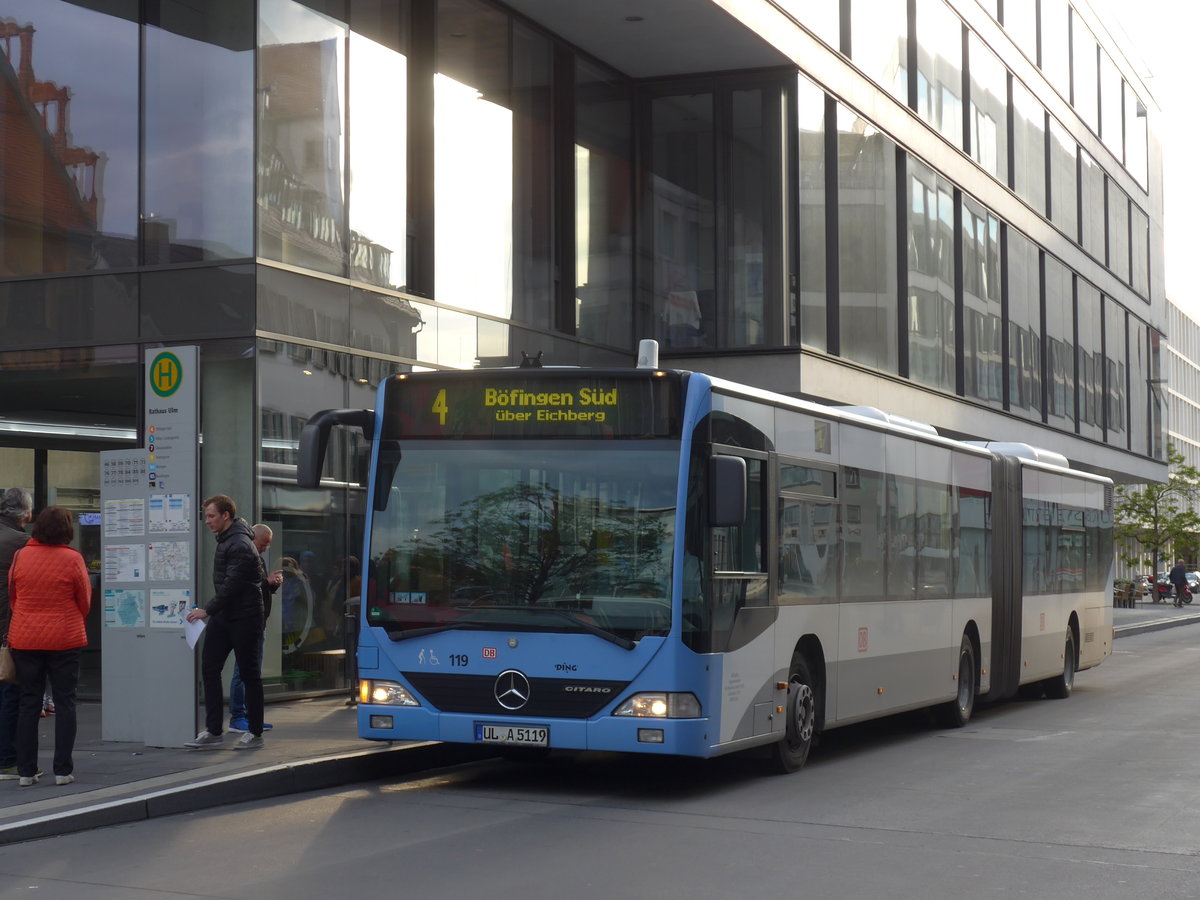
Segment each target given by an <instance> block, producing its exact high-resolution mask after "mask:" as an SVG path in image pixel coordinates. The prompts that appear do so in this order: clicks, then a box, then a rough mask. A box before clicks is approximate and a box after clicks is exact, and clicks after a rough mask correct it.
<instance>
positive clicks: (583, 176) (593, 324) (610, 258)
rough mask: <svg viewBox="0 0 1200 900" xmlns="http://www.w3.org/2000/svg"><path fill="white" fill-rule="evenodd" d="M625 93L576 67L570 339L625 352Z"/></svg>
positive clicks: (608, 79)
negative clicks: (572, 324) (574, 336)
mask: <svg viewBox="0 0 1200 900" xmlns="http://www.w3.org/2000/svg"><path fill="white" fill-rule="evenodd" d="M631 154H632V148H631V135H630V98H629V88H628V87H627V86H626V85H625V84H624V83H623V82H621V81H620V80H618V79H617V78H616V76H614V75H613V74H611V73H610V72H608V70H606V69H602V68H600V67H599V66H598V65H595V64H593V63H590V62H588V61H586V60H583V59H578V60H576V64H575V331H576V334H578V335H579V337H581V338H585V339H587V340H590V341H599V342H600V343H605V344H613V345H615V346H618V347H628V346H630V344H631V342H632V340H633V333H632V329H631V327H630V323H631V321H632V319H631V313H632V308H631V303H630V298H631V297H632V296H633V291H632V284H633V252H632V247H631V246H630V242H629V236H630V235H631V234H632V233H633V210H632V208H631V203H630V196H631V190H632V183H631V179H632V177H633V176H632V157H631Z"/></svg>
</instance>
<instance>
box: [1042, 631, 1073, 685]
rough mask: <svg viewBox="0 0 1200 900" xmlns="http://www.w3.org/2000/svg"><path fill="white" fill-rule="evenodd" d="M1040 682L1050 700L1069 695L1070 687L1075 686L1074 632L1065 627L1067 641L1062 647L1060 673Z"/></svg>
mask: <svg viewBox="0 0 1200 900" xmlns="http://www.w3.org/2000/svg"><path fill="white" fill-rule="evenodd" d="M1042 684H1043V685H1044V686H1045V688H1046V696H1047V697H1049V698H1050V699H1051V700H1066V699H1067V698H1068V697H1070V696H1071V688H1073V687H1075V633H1074V632H1073V631H1071V629H1070V628H1068V629H1067V642H1066V646H1065V648H1064V649H1063V670H1062V674H1061V675H1055V676H1054V677H1053V678H1047V679H1046V680H1045V681H1043V682H1042Z"/></svg>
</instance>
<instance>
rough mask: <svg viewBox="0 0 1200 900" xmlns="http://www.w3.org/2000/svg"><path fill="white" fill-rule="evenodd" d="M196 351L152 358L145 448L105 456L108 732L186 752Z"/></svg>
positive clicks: (190, 729)
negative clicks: (186, 623) (186, 627)
mask: <svg viewBox="0 0 1200 900" xmlns="http://www.w3.org/2000/svg"><path fill="white" fill-rule="evenodd" d="M197 356H198V354H197V351H196V348H195V347H171V348H166V349H158V350H149V351H147V353H146V382H145V397H146V409H145V422H146V432H145V436H144V437H145V446H144V447H143V448H142V449H138V450H108V451H104V452H103V453H101V454H100V470H101V475H100V500H101V521H100V542H101V558H102V560H103V569H102V582H101V594H102V597H100V598H96V602H103V603H104V635H103V639H102V641H101V657H102V666H101V672H102V679H103V685H102V689H103V693H104V704H103V709H102V712H101V720H102V721H101V733H102V735H103V737H104V739H105V740H110V741H141V742H143V743H145V744H147V745H150V746H165V747H172V746H180V745H181V744H183V742H184V741H188V740H190V739H191V738H192V737H194V736H195V734H196V720H197V715H196V712H197V703H196V699H197V692H196V654H195V651H194V650H193V649H192V648H191V647H189V646H188V643H187V638H186V635H185V633H184V627H183V626H184V616H185V615H186V614H187V610H188V609H189V608H190V607H192V606H193V605H195V600H196V562H195V559H196V546H197V531H198V526H199V519H198V513H197V509H196V506H197V504H196V499H195V498H196V491H197V490H198V482H197V455H196V449H197V429H198V403H197V401H198V390H197V388H198V385H199V377H198V376H199V369H198V367H197Z"/></svg>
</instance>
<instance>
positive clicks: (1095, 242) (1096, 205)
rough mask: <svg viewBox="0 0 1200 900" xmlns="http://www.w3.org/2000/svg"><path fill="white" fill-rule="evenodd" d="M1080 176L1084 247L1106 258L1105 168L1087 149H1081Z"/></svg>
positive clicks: (1101, 258)
mask: <svg viewBox="0 0 1200 900" xmlns="http://www.w3.org/2000/svg"><path fill="white" fill-rule="evenodd" d="M1079 158H1080V177H1081V181H1082V187H1083V200H1082V202H1083V206H1082V207H1081V208H1080V215H1079V218H1080V226H1081V229H1082V242H1081V243H1082V245H1083V249H1084V250H1086V251H1087V252H1088V253H1090V254H1092V256H1094V257H1096V259H1099V260H1103V259H1104V250H1105V245H1104V220H1105V205H1104V170H1103V169H1102V168H1101V167H1100V164H1099V163H1098V162H1096V160H1095V159H1093V158H1092V155H1091V154H1090V153H1088V152H1087V151H1086V150H1083V151H1080V154H1079Z"/></svg>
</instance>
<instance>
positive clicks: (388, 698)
mask: <svg viewBox="0 0 1200 900" xmlns="http://www.w3.org/2000/svg"><path fill="white" fill-rule="evenodd" d="M358 699H359V701H360V702H362V703H379V704H384V705H386V706H420V705H421V704H420V702H419V701H418V700H417V698H416V697H414V696H413V695H412V694H411V693H410V692H409V690H408V688H406V687H405V686H404V685H402V684H398V683H396V682H395V681H365V680H364V681H361V682H359V685H358Z"/></svg>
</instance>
